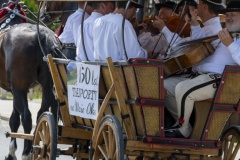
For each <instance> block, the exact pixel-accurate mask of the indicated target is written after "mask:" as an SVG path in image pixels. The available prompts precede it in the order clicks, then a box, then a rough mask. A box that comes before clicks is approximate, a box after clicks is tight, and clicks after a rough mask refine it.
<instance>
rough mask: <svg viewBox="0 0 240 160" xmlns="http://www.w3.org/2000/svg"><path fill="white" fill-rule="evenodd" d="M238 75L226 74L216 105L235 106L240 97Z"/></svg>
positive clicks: (239, 77)
mask: <svg viewBox="0 0 240 160" xmlns="http://www.w3.org/2000/svg"><path fill="white" fill-rule="evenodd" d="M239 79H240V74H236V73H228V75H227V77H226V79H225V80H224V84H223V85H224V86H223V90H222V92H221V95H220V97H219V100H218V102H217V103H222V104H237V103H238V100H239V97H240V83H239Z"/></svg>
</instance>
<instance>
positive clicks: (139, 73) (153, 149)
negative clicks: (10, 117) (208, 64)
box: [8, 0, 240, 160]
mask: <svg viewBox="0 0 240 160" xmlns="http://www.w3.org/2000/svg"><path fill="white" fill-rule="evenodd" d="M64 1H66V0H64ZM44 60H45V61H46V62H47V63H48V65H49V69H50V72H51V74H52V79H53V82H54V93H55V97H56V99H57V100H58V102H59V110H60V112H61V121H62V123H61V124H58V123H57V124H56V121H55V120H54V118H53V115H52V114H51V113H49V112H45V113H43V114H42V115H41V116H40V118H39V120H38V123H37V126H36V129H35V132H34V135H27V134H17V133H10V134H9V135H8V136H10V137H14V138H23V139H30V140H33V159H51V160H54V159H55V158H56V156H58V155H71V156H73V157H76V158H81V159H88V158H90V159H94V160H98V159H103V158H104V159H114V160H124V159H143V158H152V159H154V160H157V159H159V158H160V159H177V158H178V159H221V158H222V159H224V160H228V159H231V160H233V159H234V158H235V156H236V154H237V152H238V150H239V148H240V142H239V141H240V127H239V126H232V127H230V128H228V129H226V130H224V127H225V124H226V123H227V121H228V119H229V117H230V116H231V115H232V114H233V113H239V109H240V108H239V107H240V105H239V96H240V85H238V83H237V82H238V80H240V67H239V66H226V68H225V70H224V73H223V76H222V80H221V83H220V85H219V88H218V90H217V92H216V96H215V98H214V99H213V100H207V101H201V102H196V103H195V107H194V110H195V112H196V114H195V116H196V117H195V124H194V126H193V132H192V134H191V137H190V138H189V139H181V138H166V137H164V109H165V106H164V87H163V82H164V69H163V62H162V61H161V60H153V59H130V60H129V61H128V62H124V63H121V62H112V60H111V58H108V59H107V63H102V64H100V65H101V77H100V85H99V87H100V89H99V91H100V94H99V98H100V99H101V100H100V101H99V113H98V117H97V120H96V121H94V120H91V119H86V118H81V117H77V116H71V115H70V114H69V110H68V97H67V72H66V65H67V64H68V63H69V61H68V60H63V59H53V58H52V57H51V55H48V56H47V58H46V57H45V58H44ZM93 64H94V63H93ZM95 64H96V65H99V63H95ZM199 113H202V114H201V115H199ZM57 122H58V121H57ZM57 144H68V145H71V147H69V148H68V149H66V150H60V149H58V148H57ZM89 146H90V148H88V147H89Z"/></svg>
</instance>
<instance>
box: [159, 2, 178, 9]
mask: <svg viewBox="0 0 240 160" xmlns="http://www.w3.org/2000/svg"><path fill="white" fill-rule="evenodd" d="M176 5H177V4H176V3H175V2H172V1H167V2H165V3H157V4H155V8H156V10H158V11H159V10H160V9H161V8H162V7H164V8H170V9H172V10H173V9H174V8H175V7H176Z"/></svg>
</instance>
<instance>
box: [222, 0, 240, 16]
mask: <svg viewBox="0 0 240 160" xmlns="http://www.w3.org/2000/svg"><path fill="white" fill-rule="evenodd" d="M219 12H220V13H226V12H240V2H239V1H238V0H232V1H230V2H228V4H227V8H226V9H223V10H220V11H219Z"/></svg>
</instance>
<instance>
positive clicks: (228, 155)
mask: <svg viewBox="0 0 240 160" xmlns="http://www.w3.org/2000/svg"><path fill="white" fill-rule="evenodd" d="M235 140H236V137H235V136H232V138H231V142H230V144H229V149H228V151H227V159H229V157H230V156H231V155H232V153H233V148H234V143H235Z"/></svg>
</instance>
